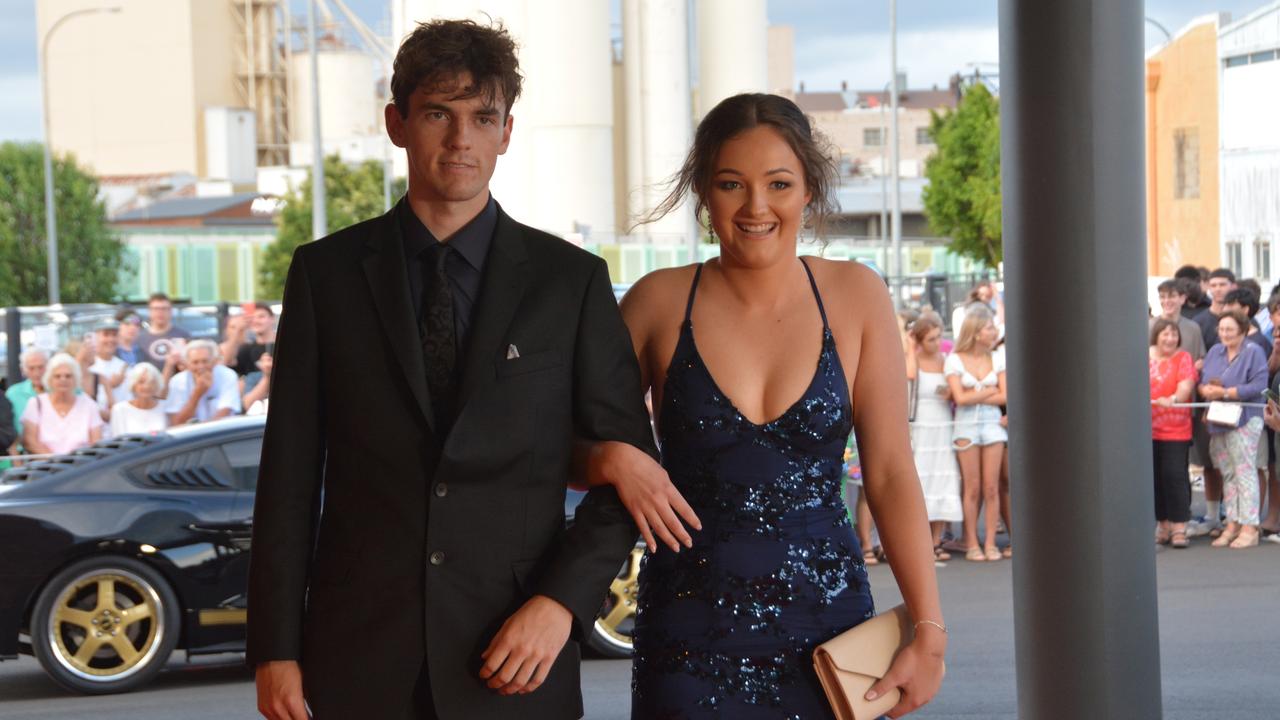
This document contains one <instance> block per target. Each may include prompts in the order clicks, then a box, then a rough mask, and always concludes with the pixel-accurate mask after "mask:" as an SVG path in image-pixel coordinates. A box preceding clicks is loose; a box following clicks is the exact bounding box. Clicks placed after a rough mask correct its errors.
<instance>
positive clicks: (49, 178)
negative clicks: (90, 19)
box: [40, 7, 120, 305]
mask: <svg viewBox="0 0 1280 720" xmlns="http://www.w3.org/2000/svg"><path fill="white" fill-rule="evenodd" d="M118 12H120V8H119V7H95V8H84V9H82V10H73V11H72V12H69V13H67V14H66V15H63V16H62V17H60V18H58V19H57V21H55V22H54V23H53V25H52V26H50V27H49V29H48V30H47V31H45V34H44V37H43V38H42V39H41V40H40V109H41V112H42V113H43V114H44V232H45V241H46V242H47V248H46V250H45V252H47V253H48V255H49V263H48V264H49V304H50V305H57V304H58V303H60V302H62V294H61V293H60V292H58V285H59V280H58V219H57V212H56V210H57V208H56V205H55V204H54V198H53V150H52V143H51V141H50V137H49V39H50V38H52V37H53V33H54V31H55V30H57V29H58V28H60V27H62V24H63V23H65V22H66V21H68V20H70V19H71V18H73V17H76V16H77V15H91V14H95V13H118Z"/></svg>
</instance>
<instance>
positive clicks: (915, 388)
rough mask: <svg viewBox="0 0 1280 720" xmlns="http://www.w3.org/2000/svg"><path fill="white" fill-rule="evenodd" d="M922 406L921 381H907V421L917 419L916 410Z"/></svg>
mask: <svg viewBox="0 0 1280 720" xmlns="http://www.w3.org/2000/svg"><path fill="white" fill-rule="evenodd" d="M919 407H920V381H919V380H908V381H907V422H909V423H913V422H915V421H916V410H917V409H918V408H919Z"/></svg>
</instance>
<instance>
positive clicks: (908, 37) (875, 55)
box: [796, 26, 1000, 91]
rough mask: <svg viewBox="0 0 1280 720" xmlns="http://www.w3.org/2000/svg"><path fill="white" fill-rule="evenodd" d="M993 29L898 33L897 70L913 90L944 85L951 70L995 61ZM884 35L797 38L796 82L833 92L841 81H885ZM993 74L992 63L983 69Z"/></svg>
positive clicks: (861, 86)
mask: <svg viewBox="0 0 1280 720" xmlns="http://www.w3.org/2000/svg"><path fill="white" fill-rule="evenodd" d="M999 49H1000V44H999V40H998V35H997V32H996V28H995V27H981V26H973V27H954V28H951V29H949V30H945V31H944V30H916V31H907V32H899V34H898V69H899V72H906V73H907V84H908V86H909V87H910V88H912V89H920V88H927V87H930V86H932V85H938V86H939V87H946V85H947V81H948V80H949V79H950V77H951V76H952V75H954V74H955V73H971V72H973V68H972V67H970V66H969V63H973V62H981V63H988V62H991V63H994V62H996V61H998V60H999ZM889 65H890V63H889V36H888V33H884V34H850V35H845V36H826V37H820V38H814V39H809V40H805V41H804V42H801V41H800V39H799V38H797V41H796V81H797V82H799V81H804V84H805V89H806V90H809V91H814V90H838V89H839V88H840V82H841V81H842V80H844V81H848V83H849V89H850V90H876V89H879V88H883V87H884V84H885V83H887V82H888V81H889V74H890V70H889ZM983 71H984V72H994V71H995V68H994V67H984V68H983Z"/></svg>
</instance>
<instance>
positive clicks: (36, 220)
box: [0, 142, 128, 306]
mask: <svg viewBox="0 0 1280 720" xmlns="http://www.w3.org/2000/svg"><path fill="white" fill-rule="evenodd" d="M53 178H54V200H55V204H56V208H57V221H58V290H59V295H60V299H61V300H62V302H64V303H76V302H106V301H110V300H113V299H116V298H117V297H118V292H117V290H116V286H117V284H118V282H119V278H120V275H121V273H122V272H124V271H125V270H126V269H128V258H127V256H126V255H125V251H124V249H125V246H124V242H123V241H121V240H120V238H119V237H118V236H117V235H116V234H115V233H114V232H113V231H112V230H111V228H110V227H109V226H108V225H107V210H106V207H105V206H104V205H103V204H102V202H100V201H99V200H98V181H97V179H96V178H94V177H93V175H91V174H90V173H89V172H88V171H86V170H84V169H82V168H80V167H79V166H78V165H76V161H75V158H74V157H72V156H70V155H68V156H64V157H56V156H55V157H54V159H53ZM48 246H49V243H48V235H47V234H46V233H45V204H44V148H43V147H42V146H41V145H40V144H38V143H13V142H6V143H0V264H2V265H3V268H4V270H3V272H0V305H5V306H7V305H43V304H44V303H47V302H48V301H49V275H48V268H49V260H48V258H49V254H48Z"/></svg>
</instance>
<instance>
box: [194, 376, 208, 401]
mask: <svg viewBox="0 0 1280 720" xmlns="http://www.w3.org/2000/svg"><path fill="white" fill-rule="evenodd" d="M192 381H193V383H194V386H193V387H192V388H191V397H193V398H197V399H198V398H202V397H204V394H205V393H207V392H209V388H211V387H213V373H212V372H209V371H205V372H200V373H196V374H195V376H194V377H193V378H192Z"/></svg>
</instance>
